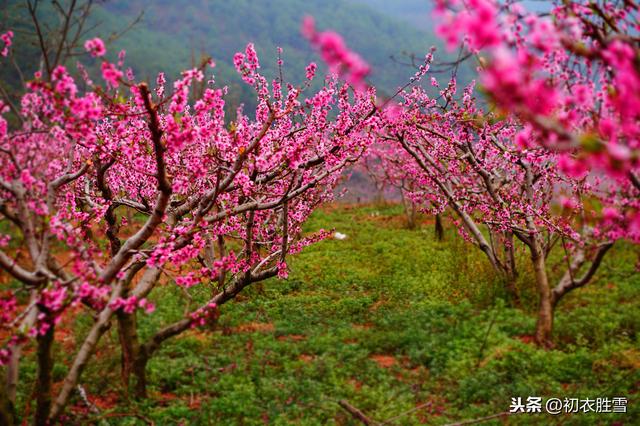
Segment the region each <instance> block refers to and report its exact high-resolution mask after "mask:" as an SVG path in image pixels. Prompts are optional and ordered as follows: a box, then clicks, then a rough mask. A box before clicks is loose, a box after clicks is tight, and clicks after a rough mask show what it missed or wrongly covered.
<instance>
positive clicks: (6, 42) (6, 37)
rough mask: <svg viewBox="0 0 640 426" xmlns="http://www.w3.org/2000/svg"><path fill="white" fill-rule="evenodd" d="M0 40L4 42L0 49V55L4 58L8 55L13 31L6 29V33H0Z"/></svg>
mask: <svg viewBox="0 0 640 426" xmlns="http://www.w3.org/2000/svg"><path fill="white" fill-rule="evenodd" d="M0 40H2V42H3V43H4V46H2V50H0V56H2V57H4V58H6V57H7V56H8V55H9V48H10V47H11V44H12V43H13V31H7V32H6V33H4V34H2V35H0Z"/></svg>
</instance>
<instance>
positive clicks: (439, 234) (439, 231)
mask: <svg viewBox="0 0 640 426" xmlns="http://www.w3.org/2000/svg"><path fill="white" fill-rule="evenodd" d="M435 230H436V238H437V239H438V241H442V240H444V227H443V226H442V217H441V216H440V215H439V214H437V215H436V227H435Z"/></svg>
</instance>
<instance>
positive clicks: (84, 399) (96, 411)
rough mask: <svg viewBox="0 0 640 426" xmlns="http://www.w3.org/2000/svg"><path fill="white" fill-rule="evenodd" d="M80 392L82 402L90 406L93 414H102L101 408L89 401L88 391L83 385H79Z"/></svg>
mask: <svg viewBox="0 0 640 426" xmlns="http://www.w3.org/2000/svg"><path fill="white" fill-rule="evenodd" d="M78 393H79V394H80V398H81V399H82V402H84V405H86V406H87V408H89V411H91V412H92V413H93V414H100V410H99V409H98V407H96V406H95V404H93V403H92V402H91V401H89V398H87V391H86V390H85V389H84V388H83V387H82V385H78Z"/></svg>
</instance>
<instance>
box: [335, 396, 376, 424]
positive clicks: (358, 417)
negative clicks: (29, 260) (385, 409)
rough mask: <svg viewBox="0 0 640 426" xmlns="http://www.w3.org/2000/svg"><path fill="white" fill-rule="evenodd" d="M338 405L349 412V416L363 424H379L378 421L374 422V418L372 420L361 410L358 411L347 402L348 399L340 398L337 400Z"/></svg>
mask: <svg viewBox="0 0 640 426" xmlns="http://www.w3.org/2000/svg"><path fill="white" fill-rule="evenodd" d="M338 405H340V407H342V408H343V409H344V410H345V411H347V412H348V413H349V414H351V416H352V417H353V418H354V419H356V420H360V421H361V422H362V424H364V425H367V426H369V425H379V423H378V422H376V421H375V420H372V419H371V418H369V417H368V416H367V415H366V414H364V413H363V412H362V411H360V410H359V409H358V408H356V407H354V406H353V405H351V404H349V401H347V400H346V399H341V400H340V401H338Z"/></svg>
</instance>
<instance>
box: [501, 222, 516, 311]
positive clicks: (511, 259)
mask: <svg viewBox="0 0 640 426" xmlns="http://www.w3.org/2000/svg"><path fill="white" fill-rule="evenodd" d="M496 237H497V239H498V243H499V244H500V247H501V248H502V251H503V258H504V261H503V264H504V279H505V290H506V292H507V295H508V296H509V299H511V302H512V303H513V306H515V307H520V295H519V294H518V288H517V286H516V283H517V280H518V268H517V266H516V256H515V249H514V244H513V233H511V232H501V233H498V234H497V235H496Z"/></svg>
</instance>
